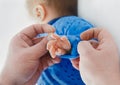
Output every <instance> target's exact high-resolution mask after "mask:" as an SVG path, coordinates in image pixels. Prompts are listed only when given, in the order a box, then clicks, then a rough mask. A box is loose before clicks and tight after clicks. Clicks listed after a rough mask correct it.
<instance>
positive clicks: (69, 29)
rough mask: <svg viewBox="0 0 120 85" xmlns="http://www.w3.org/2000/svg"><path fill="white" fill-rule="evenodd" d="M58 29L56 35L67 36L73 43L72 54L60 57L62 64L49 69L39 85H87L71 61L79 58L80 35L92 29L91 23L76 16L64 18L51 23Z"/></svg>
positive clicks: (44, 73)
mask: <svg viewBox="0 0 120 85" xmlns="http://www.w3.org/2000/svg"><path fill="white" fill-rule="evenodd" d="M49 24H51V25H52V26H54V27H55V29H56V32H55V33H56V34H58V35H60V36H63V35H65V36H67V38H68V40H69V41H70V43H71V46H72V49H71V51H70V53H68V54H66V55H63V56H60V58H61V62H60V63H59V64H55V65H53V66H50V67H48V68H47V69H46V70H44V71H43V73H42V75H41V76H40V78H39V80H38V85H85V84H84V83H83V81H82V79H81V77H80V74H79V71H77V70H76V69H74V68H73V66H72V64H71V62H70V60H69V59H72V58H76V57H78V52H77V45H78V43H79V42H80V41H81V39H80V34H81V33H82V32H83V31H85V30H87V29H89V28H92V27H93V25H91V24H90V23H89V22H87V21H85V20H84V19H82V18H79V17H76V16H64V17H60V18H57V19H54V20H52V21H50V22H49Z"/></svg>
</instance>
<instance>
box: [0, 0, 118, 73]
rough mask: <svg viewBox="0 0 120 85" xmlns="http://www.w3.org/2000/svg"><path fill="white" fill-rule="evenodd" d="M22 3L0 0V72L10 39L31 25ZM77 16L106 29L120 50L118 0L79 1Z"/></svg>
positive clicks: (12, 0) (13, 0)
mask: <svg viewBox="0 0 120 85" xmlns="http://www.w3.org/2000/svg"><path fill="white" fill-rule="evenodd" d="M24 1H25V0H0V71H1V69H2V67H3V63H4V61H5V58H6V56H7V50H8V44H9V42H10V39H11V38H12V37H13V35H15V34H16V33H17V32H19V31H20V30H22V29H23V28H24V27H26V26H28V25H29V24H32V23H33V21H32V20H30V18H29V17H28V14H27V12H26V8H25V3H24ZM79 15H80V16H82V17H83V18H85V19H87V20H89V21H90V22H91V23H93V24H94V25H96V26H99V27H104V28H107V29H108V30H109V31H110V32H111V33H112V34H113V36H114V38H115V41H116V42H117V44H118V46H119V48H120V45H119V43H120V38H119V36H120V0H79ZM111 49H112V48H111Z"/></svg>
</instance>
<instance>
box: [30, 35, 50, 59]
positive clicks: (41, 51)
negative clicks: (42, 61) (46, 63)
mask: <svg viewBox="0 0 120 85" xmlns="http://www.w3.org/2000/svg"><path fill="white" fill-rule="evenodd" d="M47 42H48V38H47V37H45V38H43V39H42V40H41V41H40V42H39V43H37V44H36V45H34V46H32V47H31V51H32V52H33V53H34V54H35V55H37V56H38V57H37V58H40V57H42V56H43V55H45V54H46V53H47V49H46V45H47Z"/></svg>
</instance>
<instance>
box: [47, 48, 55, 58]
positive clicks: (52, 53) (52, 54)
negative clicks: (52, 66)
mask: <svg viewBox="0 0 120 85" xmlns="http://www.w3.org/2000/svg"><path fill="white" fill-rule="evenodd" d="M55 51H56V49H55V47H53V46H51V48H50V50H49V52H50V55H51V57H52V58H55V57H56V54H55Z"/></svg>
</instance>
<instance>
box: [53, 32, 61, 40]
mask: <svg viewBox="0 0 120 85" xmlns="http://www.w3.org/2000/svg"><path fill="white" fill-rule="evenodd" d="M51 38H53V39H56V40H60V37H59V36H58V35H57V34H53V33H52V34H51Z"/></svg>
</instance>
